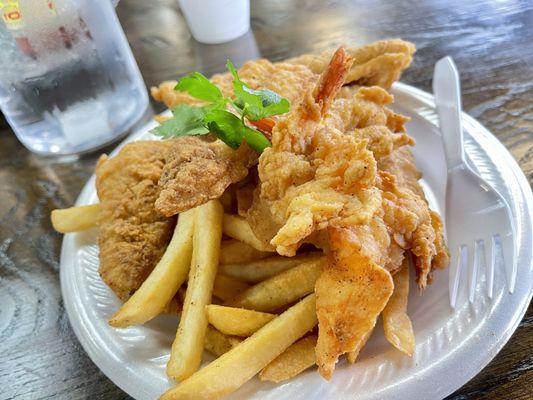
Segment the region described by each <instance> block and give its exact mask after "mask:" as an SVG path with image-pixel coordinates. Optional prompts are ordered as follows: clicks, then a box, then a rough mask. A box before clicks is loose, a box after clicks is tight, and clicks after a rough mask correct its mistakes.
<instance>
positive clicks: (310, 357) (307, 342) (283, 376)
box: [259, 335, 317, 382]
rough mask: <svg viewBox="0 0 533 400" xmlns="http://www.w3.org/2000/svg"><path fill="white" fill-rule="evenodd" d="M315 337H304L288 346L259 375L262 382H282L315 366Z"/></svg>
mask: <svg viewBox="0 0 533 400" xmlns="http://www.w3.org/2000/svg"><path fill="white" fill-rule="evenodd" d="M316 340H317V336H316V335H311V336H306V337H304V338H303V339H300V340H298V341H297V342H296V343H294V344H292V345H290V346H289V348H288V349H287V350H285V351H284V352H283V353H281V354H280V355H279V356H277V357H276V358H275V359H273V360H272V361H271V362H270V363H269V364H268V365H267V366H266V367H265V368H263V369H262V370H261V372H260V373H259V379H261V380H262V381H270V382H282V381H286V380H287V379H290V378H293V377H295V376H296V375H298V374H299V373H300V372H303V371H305V370H306V369H307V368H310V367H312V366H313V365H315V364H316V357H315V346H316Z"/></svg>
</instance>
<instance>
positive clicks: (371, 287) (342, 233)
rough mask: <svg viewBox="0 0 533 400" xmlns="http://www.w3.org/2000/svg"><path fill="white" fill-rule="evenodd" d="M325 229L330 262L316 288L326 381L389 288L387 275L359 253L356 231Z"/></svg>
mask: <svg viewBox="0 0 533 400" xmlns="http://www.w3.org/2000/svg"><path fill="white" fill-rule="evenodd" d="M328 233H329V237H330V252H329V255H328V262H327V263H326V266H325V267H324V270H323V272H322V274H321V275H320V277H319V278H318V280H317V282H316V286H315V291H316V311H317V317H318V342H317V345H316V361H317V365H318V370H319V372H320V374H321V375H322V376H323V377H324V378H326V379H330V378H331V376H332V374H333V369H334V367H335V363H336V362H337V359H338V358H339V356H340V355H342V354H345V353H349V352H354V351H357V350H358V349H359V348H360V347H361V346H360V343H364V342H365V341H366V339H367V338H368V335H369V334H370V332H371V331H372V329H374V326H375V324H376V319H377V317H378V316H379V314H380V313H381V311H382V310H383V308H385V305H386V304H387V301H388V300H389V297H390V296H391V294H392V291H393V283H392V277H391V275H390V273H389V272H387V271H386V270H385V269H383V268H382V267H380V266H379V265H378V264H376V263H375V262H374V261H372V260H371V259H369V258H368V257H365V256H364V255H362V253H361V252H360V247H359V246H360V243H359V238H358V235H357V234H356V233H355V232H353V231H352V230H349V229H344V228H331V227H330V228H328Z"/></svg>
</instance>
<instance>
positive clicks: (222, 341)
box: [204, 325, 242, 357]
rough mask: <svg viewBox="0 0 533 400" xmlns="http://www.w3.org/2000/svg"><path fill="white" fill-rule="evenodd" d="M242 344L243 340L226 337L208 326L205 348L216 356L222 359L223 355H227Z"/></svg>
mask: <svg viewBox="0 0 533 400" xmlns="http://www.w3.org/2000/svg"><path fill="white" fill-rule="evenodd" d="M240 342H242V339H241V338H238V337H235V336H228V335H224V334H223V333H222V332H219V331H217V330H216V329H215V328H213V327H212V326H210V325H208V326H207V331H206V333H205V343H204V348H205V349H206V350H207V351H208V352H210V353H211V354H213V355H214V356H217V357H220V356H221V355H222V354H224V353H227V352H228V351H230V350H231V349H232V348H234V347H235V346H237V345H238V344H239V343H240Z"/></svg>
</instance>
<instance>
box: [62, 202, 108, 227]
mask: <svg viewBox="0 0 533 400" xmlns="http://www.w3.org/2000/svg"><path fill="white" fill-rule="evenodd" d="M99 213H100V204H91V205H89V206H79V207H71V208H64V209H62V210H53V211H52V214H51V220H52V226H53V227H54V229H55V230H56V231H58V232H59V233H69V232H78V231H84V230H86V229H90V228H94V227H95V226H97V225H98V214H99Z"/></svg>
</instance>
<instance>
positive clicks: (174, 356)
mask: <svg viewBox="0 0 533 400" xmlns="http://www.w3.org/2000/svg"><path fill="white" fill-rule="evenodd" d="M222 215H223V210H222V205H221V204H220V202H219V201H217V200H211V201H209V202H208V203H205V204H203V205H201V206H199V207H197V209H196V217H195V218H196V221H198V223H196V224H195V226H194V236H193V253H192V262H191V269H190V272H189V281H188V286H187V293H186V295H185V302H184V304H183V314H182V316H181V319H180V324H179V327H178V331H177V332H176V338H175V339H174V343H173V344H172V350H171V353H170V360H169V362H168V364H167V374H168V375H169V376H171V377H172V378H174V379H176V380H183V379H186V378H187V377H189V376H190V375H192V374H193V373H194V372H195V371H196V370H198V368H199V367H200V362H201V360H202V350H203V348H204V339H205V332H206V329H207V316H206V313H205V306H206V305H207V304H209V303H210V301H211V295H212V292H213V284H214V282H215V276H216V271H217V266H218V253H219V251H220V239H221V237H222Z"/></svg>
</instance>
